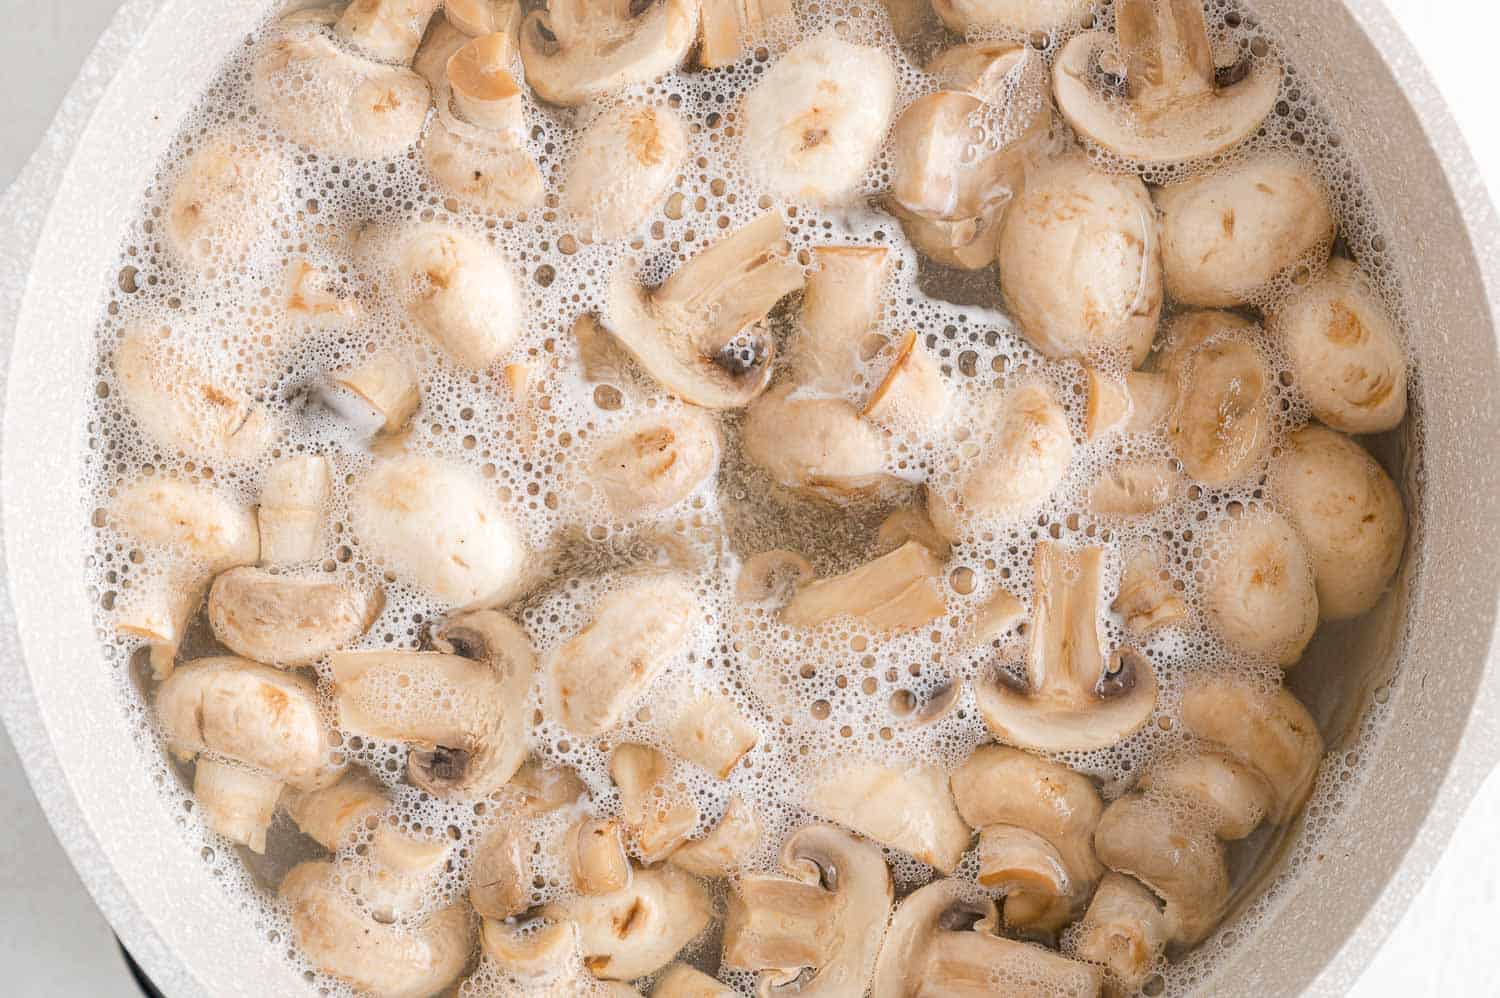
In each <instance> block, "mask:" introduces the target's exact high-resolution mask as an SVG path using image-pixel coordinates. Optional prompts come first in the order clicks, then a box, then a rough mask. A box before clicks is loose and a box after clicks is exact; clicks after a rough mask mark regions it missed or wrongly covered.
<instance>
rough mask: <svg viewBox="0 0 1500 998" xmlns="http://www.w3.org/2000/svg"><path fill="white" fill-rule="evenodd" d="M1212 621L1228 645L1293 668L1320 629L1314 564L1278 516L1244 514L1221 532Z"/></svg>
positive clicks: (1212, 575)
mask: <svg viewBox="0 0 1500 998" xmlns="http://www.w3.org/2000/svg"><path fill="white" fill-rule="evenodd" d="M1217 541H1218V543H1217V547H1218V549H1219V553H1218V555H1217V557H1216V558H1215V559H1214V561H1213V563H1212V565H1211V566H1210V568H1209V573H1208V574H1209V578H1208V616H1209V618H1210V619H1211V620H1212V621H1213V622H1214V624H1215V626H1216V627H1217V628H1218V630H1219V634H1220V635H1221V636H1222V637H1223V639H1224V641H1225V643H1226V644H1228V645H1230V646H1231V647H1232V648H1235V649H1238V650H1239V651H1242V652H1245V653H1247V654H1250V655H1263V656H1268V657H1270V658H1272V659H1274V660H1275V661H1276V663H1277V664H1278V665H1280V666H1281V667H1282V668H1287V667H1289V666H1291V665H1294V664H1295V663H1296V661H1297V659H1299V658H1301V657H1302V651H1303V649H1304V648H1306V647H1307V643H1308V642H1309V641H1311V640H1312V636H1313V632H1314V631H1316V630H1317V629H1318V592H1317V588H1316V584H1315V582H1314V577H1313V570H1312V562H1311V561H1310V560H1309V558H1308V556H1307V549H1306V548H1304V547H1303V545H1302V541H1301V539H1300V538H1298V536H1297V531H1295V530H1294V529H1292V525H1291V524H1290V523H1288V522H1287V521H1286V519H1285V518H1284V517H1283V516H1281V514H1279V513H1274V512H1271V511H1269V510H1263V511H1261V512H1256V513H1245V514H1243V515H1242V516H1240V517H1239V518H1238V519H1234V520H1230V521H1228V522H1227V523H1225V524H1224V525H1223V526H1222V527H1220V528H1219V531H1218V538H1217Z"/></svg>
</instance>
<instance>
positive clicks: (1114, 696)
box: [974, 541, 1156, 752]
mask: <svg viewBox="0 0 1500 998" xmlns="http://www.w3.org/2000/svg"><path fill="white" fill-rule="evenodd" d="M1032 565H1033V572H1034V578H1035V583H1034V584H1035V587H1036V596H1035V602H1034V603H1033V606H1032V612H1031V627H1030V630H1029V631H1028V639H1029V645H1028V647H1027V652H1026V679H1027V687H1026V690H1025V691H1020V690H1016V689H1014V688H1012V687H1011V686H1009V685H1007V684H1006V683H1005V682H1003V681H1000V680H998V679H992V680H989V681H987V682H981V683H977V684H976V685H975V688H974V694H975V699H976V700H977V701H978V704H979V712H980V714H982V715H983V716H984V720H985V723H986V724H988V725H989V727H990V730H991V731H993V732H994V733H995V736H996V738H998V739H999V740H1000V741H1003V742H1006V743H1008V744H1011V745H1017V746H1020V747H1021V748H1027V749H1032V750H1034V751H1038V752H1067V751H1080V752H1083V751H1089V750H1092V749H1100V748H1106V747H1108V746H1110V745H1113V744H1115V743H1116V742H1118V741H1120V740H1121V739H1123V738H1126V737H1128V736H1129V735H1131V734H1132V733H1134V732H1135V731H1136V730H1138V729H1139V728H1140V727H1141V726H1142V725H1143V724H1145V723H1146V721H1147V720H1148V719H1149V718H1150V717H1151V713H1152V711H1153V710H1155V708H1156V678H1155V676H1154V675H1153V673H1152V670H1151V664H1150V663H1149V662H1147V661H1146V659H1145V658H1144V657H1142V656H1141V655H1139V654H1136V653H1135V652H1133V651H1131V650H1129V649H1121V650H1119V651H1117V652H1115V654H1114V655H1112V656H1110V657H1109V658H1108V659H1106V657H1105V654H1104V649H1103V648H1102V647H1101V645H1100V638H1099V613H1100V610H1101V607H1100V606H1099V603H1100V592H1101V589H1102V585H1103V573H1104V549H1103V548H1098V547H1089V548H1084V549H1083V550H1082V551H1079V552H1078V553H1077V554H1076V555H1074V556H1072V557H1069V556H1068V555H1067V554H1066V553H1065V552H1064V551H1063V549H1062V548H1060V547H1059V546H1057V545H1056V544H1053V543H1051V542H1050V541H1042V542H1039V543H1038V544H1037V546H1036V554H1035V556H1034V557H1033V561H1032Z"/></svg>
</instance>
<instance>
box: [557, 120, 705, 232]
mask: <svg viewBox="0 0 1500 998" xmlns="http://www.w3.org/2000/svg"><path fill="white" fill-rule="evenodd" d="M687 152H688V139H687V131H686V129H685V128H684V127H683V124H682V119H681V118H679V117H678V116H677V114H676V113H674V112H673V111H672V110H670V109H669V108H665V107H652V106H650V105H647V104H640V103H629V104H620V105H617V106H615V107H611V108H609V109H607V110H605V111H603V112H602V113H601V114H600V115H599V116H598V117H596V118H595V119H594V120H593V121H591V122H589V124H588V127H586V128H585V129H584V130H583V134H582V135H580V136H579V137H578V144H577V146H576V148H575V149H574V151H573V160H572V162H571V163H570V164H569V165H568V172H567V175H566V177H564V179H563V184H562V207H563V210H564V211H566V212H568V213H569V214H570V215H572V216H573V217H574V218H576V219H577V220H578V223H579V228H578V230H577V231H578V235H579V236H581V237H582V238H584V239H589V240H611V239H623V238H624V237H625V236H628V235H630V234H631V233H633V232H634V231H635V230H636V229H637V228H639V227H640V225H641V223H642V222H644V221H645V220H646V219H647V218H648V217H649V216H650V214H651V213H652V212H653V211H654V210H655V209H656V207H657V205H658V204H660V203H661V199H662V195H663V194H665V193H666V191H667V188H669V187H670V186H671V185H672V181H673V179H674V178H675V177H676V176H677V171H678V169H679V168H680V167H681V166H682V162H683V160H684V159H686V158H687Z"/></svg>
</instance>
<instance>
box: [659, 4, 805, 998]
mask: <svg viewBox="0 0 1500 998" xmlns="http://www.w3.org/2000/svg"><path fill="white" fill-rule="evenodd" d="M701 6H702V17H703V26H702V38H701V39H700V43H699V45H698V65H700V66H702V67H704V68H705V69H720V68H722V67H724V66H732V65H733V64H734V63H736V62H738V61H739V60H740V56H741V55H742V54H743V53H744V52H745V50H746V48H747V47H748V46H749V45H751V44H752V43H753V42H755V41H756V40H758V39H760V38H762V37H764V36H765V34H766V31H767V26H768V25H776V24H778V23H781V24H786V25H792V24H793V23H794V22H793V21H792V20H791V17H792V0H702V4H701ZM654 993H655V994H661V989H660V988H658V989H657V990H656V992H654ZM673 993H674V994H675V993H676V992H673ZM684 994H686V992H684Z"/></svg>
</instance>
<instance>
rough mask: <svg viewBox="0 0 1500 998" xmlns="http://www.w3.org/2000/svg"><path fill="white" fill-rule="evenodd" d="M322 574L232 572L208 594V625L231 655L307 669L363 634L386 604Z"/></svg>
mask: <svg viewBox="0 0 1500 998" xmlns="http://www.w3.org/2000/svg"><path fill="white" fill-rule="evenodd" d="M384 602H385V601H384V599H383V598H382V596H381V594H380V592H379V590H377V591H376V593H375V594H374V596H373V597H367V596H365V595H364V594H361V593H356V592H353V591H351V590H349V589H348V588H346V587H344V586H342V585H340V584H339V583H337V582H334V581H332V580H329V579H327V578H326V577H323V576H306V575H303V576H296V575H272V574H271V573H269V572H267V571H265V570H263V569H259V568H248V567H242V568H231V569H230V570H229V571H227V572H224V573H223V574H221V575H220V576H219V577H218V578H217V579H215V580H214V584H213V588H212V589H211V590H209V594H208V622H209V624H210V625H211V626H212V627H213V631H214V637H216V638H218V639H219V641H220V642H222V643H223V644H224V645H225V646H226V647H228V648H229V650H230V651H232V652H234V653H235V654H237V655H243V656H244V657H245V658H248V659H253V660H254V661H257V662H264V663H265V664H266V665H277V666H281V667H283V668H289V667H293V666H299V665H308V664H310V663H311V662H313V661H315V660H316V659H319V658H321V657H323V656H324V655H326V654H328V653H329V652H331V651H335V650H337V649H338V648H341V647H343V646H344V645H346V644H348V643H349V642H351V641H353V640H354V639H355V638H357V637H359V636H360V635H361V634H363V633H364V632H365V629H366V628H368V627H369V626H370V624H371V623H373V622H374V619H375V617H376V616H377V615H378V614H379V613H380V609H381V607H382V606H383V605H384Z"/></svg>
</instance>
